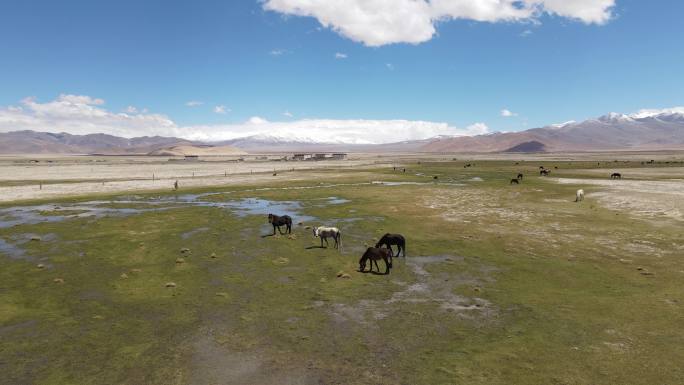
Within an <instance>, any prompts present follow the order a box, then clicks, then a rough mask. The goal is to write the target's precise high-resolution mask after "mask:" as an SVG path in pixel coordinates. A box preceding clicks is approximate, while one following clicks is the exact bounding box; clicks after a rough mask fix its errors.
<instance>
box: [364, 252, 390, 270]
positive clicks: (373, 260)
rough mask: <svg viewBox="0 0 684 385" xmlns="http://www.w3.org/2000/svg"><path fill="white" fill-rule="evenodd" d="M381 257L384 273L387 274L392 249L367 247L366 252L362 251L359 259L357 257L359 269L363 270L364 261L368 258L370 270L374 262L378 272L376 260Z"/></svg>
mask: <svg viewBox="0 0 684 385" xmlns="http://www.w3.org/2000/svg"><path fill="white" fill-rule="evenodd" d="M380 259H382V260H383V261H385V274H389V272H390V269H391V268H392V250H391V249H382V248H378V247H369V248H368V249H366V252H365V253H363V256H362V257H361V259H359V271H360V272H362V273H363V272H364V271H365V270H366V262H367V261H368V260H370V270H369V271H370V272H373V264H374V263H375V268H376V269H377V270H378V273H379V272H380V267H379V266H378V260H380Z"/></svg>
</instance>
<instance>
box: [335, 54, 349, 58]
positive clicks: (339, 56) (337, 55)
mask: <svg viewBox="0 0 684 385" xmlns="http://www.w3.org/2000/svg"><path fill="white" fill-rule="evenodd" d="M346 58H347V54H346V53H341V52H337V53H335V59H346Z"/></svg>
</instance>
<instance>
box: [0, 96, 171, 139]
mask: <svg viewBox="0 0 684 385" xmlns="http://www.w3.org/2000/svg"><path fill="white" fill-rule="evenodd" d="M104 103H105V102H104V100H102V99H95V98H91V97H89V96H80V95H64V94H63V95H60V96H58V97H57V98H56V99H55V100H53V101H50V102H46V103H40V102H38V101H37V100H36V99H35V98H25V99H23V100H22V101H21V104H20V105H19V106H9V107H5V108H2V107H0V131H2V132H7V131H16V130H34V131H46V132H69V133H72V134H81V135H83V134H93V133H107V134H112V135H117V136H123V137H134V136H141V135H172V136H176V135H180V134H181V132H180V131H179V128H178V127H177V126H176V124H175V123H174V122H173V121H172V120H171V119H169V118H168V117H166V116H165V115H160V114H148V113H147V112H146V111H145V110H143V111H140V113H132V112H130V111H128V109H127V112H121V113H114V112H110V111H108V110H106V109H104V108H103V107H101V106H102V105H104Z"/></svg>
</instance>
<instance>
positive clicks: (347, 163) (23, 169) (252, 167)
mask: <svg viewBox="0 0 684 385" xmlns="http://www.w3.org/2000/svg"><path fill="white" fill-rule="evenodd" d="M378 164H382V162H381V161H378V160H377V159H374V158H366V159H356V160H342V161H321V162H274V161H261V162H240V163H236V162H159V161H154V162H153V161H145V160H140V161H137V160H135V161H130V160H129V161H116V160H115V161H99V162H87V163H86V162H83V161H80V162H75V161H72V160H59V161H53V163H45V162H41V163H38V164H27V163H14V162H2V163H0V202H11V201H16V200H29V199H47V198H56V197H65V196H74V195H88V194H102V193H119V192H131V191H145V190H148V191H153V190H165V189H169V190H170V189H172V188H173V184H174V182H175V181H176V180H178V183H179V186H180V188H181V190H182V189H183V188H187V187H208V186H224V185H235V184H249V183H256V182H262V181H264V180H269V181H281V182H282V181H293V180H303V179H312V178H314V179H315V178H316V177H317V176H318V175H321V176H322V175H323V174H322V173H319V174H317V173H316V170H334V169H349V168H354V169H363V168H369V167H373V166H376V165H378ZM274 170H275V172H276V173H277V175H276V176H273V172H274ZM293 170H294V171H293ZM153 174H154V180H153V179H152V175H153ZM326 177H330V175H329V174H328V175H326ZM17 181H28V182H26V183H19V184H18V185H14V186H12V185H8V186H2V184H3V182H8V183H11V182H17ZM40 182H46V183H43V184H42V186H41V185H40V184H39V183H40ZM47 182H50V183H47Z"/></svg>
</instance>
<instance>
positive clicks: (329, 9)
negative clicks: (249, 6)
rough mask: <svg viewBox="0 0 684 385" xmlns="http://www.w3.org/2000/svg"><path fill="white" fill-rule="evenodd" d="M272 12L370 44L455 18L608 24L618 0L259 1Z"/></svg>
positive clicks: (428, 35) (430, 29)
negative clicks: (548, 18) (546, 16)
mask: <svg viewBox="0 0 684 385" xmlns="http://www.w3.org/2000/svg"><path fill="white" fill-rule="evenodd" d="M261 1H262V6H263V8H264V9H266V10H268V11H274V12H278V13H282V14H285V15H294V16H304V17H313V18H316V19H317V20H318V22H319V23H320V24H321V25H322V26H323V27H325V28H330V29H332V30H333V31H335V32H337V33H338V34H340V35H342V36H345V37H347V38H349V39H351V40H353V41H356V42H361V43H363V44H365V45H367V46H371V47H377V46H382V45H386V44H393V43H409V44H419V43H423V42H426V41H428V40H430V39H432V37H433V36H434V35H435V34H436V29H435V24H436V23H438V22H440V21H448V20H454V19H462V20H474V21H479V22H490V23H495V22H501V21H504V22H530V21H533V22H536V21H538V19H539V17H541V16H542V15H543V14H549V15H556V16H559V17H564V18H568V19H573V20H577V21H580V22H583V23H586V24H605V23H606V22H608V21H609V20H610V19H611V18H612V16H613V14H612V10H613V7H614V5H615V1H616V0H261Z"/></svg>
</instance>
